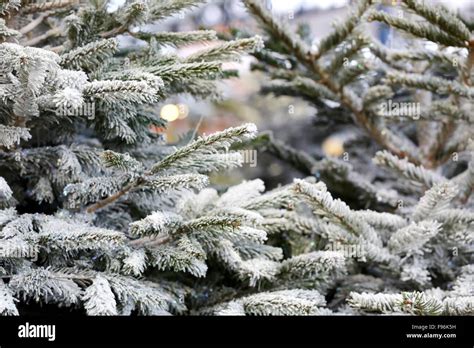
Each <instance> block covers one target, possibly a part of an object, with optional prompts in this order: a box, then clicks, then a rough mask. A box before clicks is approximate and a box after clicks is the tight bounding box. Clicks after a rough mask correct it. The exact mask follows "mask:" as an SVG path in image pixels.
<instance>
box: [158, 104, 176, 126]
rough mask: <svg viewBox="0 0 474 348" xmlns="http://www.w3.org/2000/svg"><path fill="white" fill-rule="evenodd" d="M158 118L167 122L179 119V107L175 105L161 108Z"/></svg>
mask: <svg viewBox="0 0 474 348" xmlns="http://www.w3.org/2000/svg"><path fill="white" fill-rule="evenodd" d="M160 116H161V118H162V119H164V120H166V121H168V122H173V121H175V120H177V119H178V117H179V107H178V106H177V105H175V104H167V105H164V106H163V107H162V108H161V112H160Z"/></svg>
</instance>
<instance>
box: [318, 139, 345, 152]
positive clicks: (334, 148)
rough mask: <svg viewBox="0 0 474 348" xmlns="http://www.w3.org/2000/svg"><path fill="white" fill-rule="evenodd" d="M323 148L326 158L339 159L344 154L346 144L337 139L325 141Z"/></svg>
mask: <svg viewBox="0 0 474 348" xmlns="http://www.w3.org/2000/svg"><path fill="white" fill-rule="evenodd" d="M322 148H323V152H324V153H325V154H326V156H331V157H339V156H341V155H342V154H343V153H344V143H343V142H342V140H341V139H338V138H335V137H329V138H327V139H326V140H324V142H323V145H322Z"/></svg>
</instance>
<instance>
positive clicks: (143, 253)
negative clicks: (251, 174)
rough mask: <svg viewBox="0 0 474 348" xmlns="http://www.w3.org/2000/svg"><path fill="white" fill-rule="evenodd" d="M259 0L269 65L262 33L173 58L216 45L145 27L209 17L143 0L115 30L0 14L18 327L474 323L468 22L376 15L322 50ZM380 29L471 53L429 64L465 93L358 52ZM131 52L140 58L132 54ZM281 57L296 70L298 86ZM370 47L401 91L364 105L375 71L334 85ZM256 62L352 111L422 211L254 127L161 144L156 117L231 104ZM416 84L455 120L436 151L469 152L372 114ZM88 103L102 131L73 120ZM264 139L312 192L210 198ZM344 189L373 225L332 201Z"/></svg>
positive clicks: (244, 188)
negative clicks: (375, 26)
mask: <svg viewBox="0 0 474 348" xmlns="http://www.w3.org/2000/svg"><path fill="white" fill-rule="evenodd" d="M244 2H245V3H246V5H247V6H248V8H249V10H250V12H251V13H252V14H254V15H255V16H256V17H258V18H259V19H260V21H261V22H262V24H263V25H264V28H265V29H266V35H268V38H269V39H270V40H267V41H268V42H267V45H266V47H265V48H264V47H263V42H262V38H260V37H259V36H248V37H245V38H240V39H238V40H232V41H229V42H220V43H219V44H217V46H213V47H212V48H207V49H204V50H201V51H199V52H197V53H194V54H192V55H190V56H187V57H180V56H177V55H169V54H164V53H163V51H162V50H161V49H160V48H161V47H163V46H181V45H185V44H189V43H193V42H201V41H210V40H216V39H217V34H216V33H215V32H214V31H210V30H198V31H192V32H179V33H168V32H158V33H152V32H145V31H143V30H142V29H141V28H143V27H144V26H143V25H144V24H150V23H153V22H156V21H161V20H163V19H165V18H167V17H168V16H171V15H174V14H176V13H180V12H181V11H184V10H186V9H187V8H192V7H194V6H198V5H200V4H201V3H204V1H199V0H173V1H151V2H141V1H132V2H126V3H125V4H124V5H122V6H120V7H119V8H118V9H116V10H115V11H113V12H112V13H109V12H108V10H107V7H108V6H107V5H108V2H107V1H103V0H100V1H91V2H86V3H80V4H78V3H76V2H74V1H58V2H48V3H46V4H47V5H46V4H43V3H42V4H40V3H35V2H29V3H28V4H23V3H20V2H18V1H13V0H1V1H0V252H1V254H0V276H1V280H0V313H1V314H2V315H19V314H23V311H26V313H27V311H28V305H29V304H31V303H33V302H36V303H41V304H48V305H52V306H58V307H65V308H67V309H69V310H76V311H79V312H81V313H85V314H88V315H132V314H140V315H163V314H170V313H171V314H193V315H329V314H364V313H397V314H399V313H404V314H416V315H438V314H446V315H459V314H461V315H472V314H473V310H474V293H473V286H472V284H473V274H474V272H473V269H472V249H473V228H472V226H473V225H472V224H473V219H474V214H473V212H472V203H471V201H470V200H469V199H470V194H471V191H472V185H473V182H474V180H473V177H474V175H473V173H474V171H473V168H474V164H473V158H472V156H470V155H472V150H473V148H472V144H471V145H469V146H467V145H466V144H468V142H467V141H465V140H466V134H465V132H464V131H463V130H464V129H463V127H462V126H459V125H458V124H457V122H458V121H459V120H462V121H463V122H466V121H469V120H470V118H469V114H468V113H466V110H468V109H467V108H466V104H468V103H470V102H471V101H470V99H469V96H471V95H472V87H471V82H470V81H471V72H470V70H471V69H470V68H471V66H472V54H471V53H472V52H471V51H472V40H471V39H470V35H471V32H470V31H469V29H468V24H465V23H464V22H463V21H462V20H461V19H459V18H458V17H457V16H456V15H455V14H449V15H447V16H443V18H442V19H440V17H439V16H436V15H435V14H436V12H433V11H436V9H432V8H431V7H428V6H427V5H426V6H425V5H421V4H420V3H418V2H415V1H403V6H404V10H406V11H407V12H409V13H413V14H415V15H417V16H420V17H421V18H424V22H423V23H419V24H416V25H415V24H412V23H411V22H408V21H406V20H402V19H400V18H392V17H390V16H388V15H386V14H384V13H379V12H377V10H375V7H374V6H373V4H372V3H371V1H361V2H360V4H359V5H358V6H357V8H355V9H354V12H353V13H351V14H350V15H349V17H348V18H347V20H346V21H345V22H343V23H341V24H340V25H339V26H337V27H336V28H335V30H334V32H333V33H331V34H330V35H329V36H328V37H326V38H324V39H323V40H321V42H320V43H319V46H318V47H317V49H313V50H311V49H310V48H309V47H307V44H306V42H305V41H304V40H303V39H302V38H300V37H298V36H297V35H296V34H294V33H293V32H292V30H291V29H290V28H288V27H287V26H286V25H285V24H282V23H280V22H279V21H278V20H277V19H276V18H275V17H274V16H273V15H272V14H270V13H268V11H266V10H265V9H264V8H263V7H262V6H260V5H259V2H257V1H253V0H245V1H244ZM24 19H28V21H25V20H24ZM364 21H382V22H385V23H387V24H389V25H391V26H393V27H395V28H398V29H400V30H405V31H407V32H408V33H410V34H411V35H414V36H415V37H420V36H421V37H422V38H425V39H428V40H432V41H434V42H437V43H439V44H442V45H445V46H446V45H447V46H452V47H455V48H456V49H457V50H459V51H456V50H455V51H453V52H451V53H449V54H447V53H446V52H444V51H442V52H438V53H432V55H431V56H430V57H431V58H432V61H433V62H438V63H440V64H444V63H446V62H447V61H450V59H451V55H458V54H459V58H460V59H459V62H462V64H459V66H456V69H454V70H455V71H456V72H457V73H458V75H457V76H458V79H457V80H456V81H447V80H446V79H444V78H435V77H433V76H431V75H430V74H425V75H422V76H420V74H419V73H418V72H415V71H412V61H416V60H418V59H420V57H426V56H427V54H428V53H427V52H426V51H424V50H420V51H411V52H391V51H386V49H385V48H382V47H380V46H379V45H376V44H375V43H373V42H372V41H370V39H369V38H365V37H362V36H359V34H358V33H359V31H358V28H359V25H361V24H362V23H363V22H364ZM46 22H47V24H48V25H44V24H45V23H46ZM25 23H28V24H26V25H25ZM470 27H472V26H470ZM122 35H124V36H130V37H133V38H136V39H138V40H141V41H142V45H139V46H138V47H135V48H134V49H131V50H123V49H122V48H121V47H120V45H119V39H118V38H119V36H122ZM272 38H276V39H277V40H273V42H274V43H279V45H281V46H279V47H276V46H272V44H271V42H270V41H271V39H272ZM470 40H471V41H470ZM277 46H278V45H277ZM273 49H275V50H278V49H280V50H282V52H280V54H284V55H287V56H288V55H292V56H294V59H291V61H292V62H294V63H295V65H294V66H293V67H292V68H291V69H286V71H285V74H283V71H282V69H281V68H282V66H281V64H280V63H281V62H280V61H279V59H274V58H275V57H276V58H278V57H281V56H279V55H277V54H275V52H273ZM364 49H369V50H371V51H372V52H373V54H374V55H376V56H377V57H378V58H379V59H380V61H377V62H378V64H380V66H379V67H378V69H381V70H382V71H385V70H386V71H387V74H384V78H383V79H381V80H380V81H372V82H374V85H373V86H370V88H369V89H367V91H366V92H365V93H364V94H363V95H362V94H359V93H357V90H356V89H353V88H355V87H356V84H357V83H358V82H360V80H361V79H362V78H363V76H364V74H365V73H366V72H367V71H366V69H365V67H364V66H360V67H358V68H357V69H353V70H350V71H343V72H341V73H339V74H336V73H335V71H336V70H338V68H339V67H340V65H341V64H342V63H341V62H343V61H344V60H343V59H342V58H344V57H345V56H349V57H357V56H358V55H359V53H360V51H361V50H364ZM465 51H468V52H469V54H468V55H467V56H466V55H463V53H461V52H465ZM244 53H252V54H254V55H255V56H256V57H257V58H259V59H261V60H262V61H263V63H265V64H268V65H269V69H268V72H269V73H270V75H271V76H272V77H276V76H280V77H282V76H283V77H284V78H283V81H282V79H276V78H274V79H273V80H272V81H270V83H269V85H268V86H266V87H265V88H264V91H266V92H272V93H275V94H288V93H289V94H290V95H298V96H302V97H304V98H306V99H310V100H313V101H315V103H317V104H318V105H319V107H320V108H321V109H324V111H325V112H327V113H330V112H331V110H329V109H328V107H327V104H325V103H324V101H325V100H333V101H335V102H338V103H341V104H343V105H342V106H343V109H344V112H347V113H348V114H349V115H350V117H351V118H353V122H354V123H355V124H357V125H359V126H361V127H362V129H364V130H365V131H366V132H367V134H368V135H369V136H370V137H371V139H373V140H375V141H376V142H377V143H378V144H379V145H380V146H381V147H382V148H383V149H385V150H381V151H380V152H378V153H377V154H376V155H375V158H374V165H378V166H380V167H381V169H380V170H381V171H383V170H386V171H393V172H394V173H397V175H398V176H399V177H400V179H403V180H404V181H403V182H404V184H403V185H404V186H401V187H402V188H403V190H402V193H406V192H409V194H408V195H406V196H404V199H405V201H406V202H407V204H406V205H404V206H403V207H400V209H398V208H397V202H398V201H399V199H400V196H399V195H401V194H402V193H399V192H397V190H396V189H395V188H397V186H393V187H390V188H391V189H390V190H384V189H382V187H381V186H377V185H375V184H373V183H371V182H369V181H368V180H367V179H366V178H365V177H364V176H363V175H361V174H360V173H357V172H356V171H355V170H354V169H353V168H352V167H351V166H350V165H349V164H347V163H341V161H338V160H335V159H331V158H326V159H323V160H316V159H314V158H312V157H311V156H310V155H308V154H305V153H302V152H301V151H298V150H296V149H293V148H291V147H289V146H287V145H285V144H282V143H281V142H278V140H276V139H273V137H271V136H269V135H268V134H258V132H257V128H256V126H255V125H253V124H244V125H241V126H237V127H233V128H229V129H226V130H224V131H221V132H217V133H214V134H209V135H203V136H201V137H197V138H195V139H194V138H193V139H191V140H190V141H189V142H188V143H187V144H179V145H177V146H172V145H170V144H166V142H165V141H164V139H162V138H161V137H160V136H159V135H157V134H155V133H153V132H151V131H150V126H151V125H159V126H166V125H165V122H164V121H163V120H162V119H160V117H159V116H158V115H157V113H156V111H155V110H154V108H155V107H157V106H158V105H160V103H161V102H163V101H164V100H165V99H166V98H168V97H170V96H173V95H175V94H181V93H187V94H191V95H192V96H194V97H195V98H197V99H199V98H206V97H213V98H218V97H219V91H218V89H217V87H216V82H217V81H219V80H222V79H224V78H226V77H228V76H233V75H234V72H232V71H228V70H225V68H224V66H225V65H224V64H223V63H225V62H227V61H232V60H234V59H236V58H238V57H239V55H241V54H244ZM423 59H424V58H423ZM443 62H444V63H443ZM402 63H403V64H402ZM341 71H342V70H341ZM308 72H309V73H308ZM400 86H403V87H404V88H407V89H411V88H418V89H422V90H425V91H427V92H429V93H433V98H434V99H433V103H432V109H433V110H432V111H433V112H432V113H431V112H430V114H432V115H434V116H433V117H437V118H439V119H442V120H444V123H441V124H440V126H439V127H434V128H433V130H432V131H433V132H435V133H436V134H438V135H439V137H433V138H432V139H447V137H446V135H447V134H452V135H453V137H452V138H453V139H454V140H451V141H447V142H446V141H441V142H438V143H435V144H430V145H429V146H428V145H426V146H425V147H423V148H420V147H419V146H416V145H415V144H414V143H413V142H412V141H411V140H410V139H409V137H408V136H407V134H405V133H403V132H402V131H398V128H397V129H395V127H391V125H390V124H389V123H388V122H386V120H384V119H383V117H381V116H380V115H377V114H376V113H374V109H373V108H372V107H373V103H374V102H376V101H380V99H381V98H384V97H386V96H387V95H392V93H396V92H397V88H401V87H400ZM321 103H322V104H321ZM91 105H93V106H94V108H93V113H92V114H90V113H89V114H88V113H83V114H77V115H70V114H68V113H67V112H66V113H63V112H58V110H71V109H80V110H90V109H88V107H89V106H91ZM325 105H326V106H325ZM430 110H431V109H430ZM468 126H471V125H470V124H468ZM262 139H263V140H265V141H264V142H263V143H264V144H265V148H266V149H267V150H269V151H270V152H272V153H274V154H276V155H277V156H278V157H280V158H282V159H284V160H286V161H288V162H289V163H291V164H293V165H295V166H297V167H299V168H302V169H303V172H306V174H307V175H309V176H308V177H307V178H304V179H295V180H294V181H293V182H291V183H289V184H286V185H282V186H280V187H278V188H276V189H273V190H269V191H266V190H265V186H264V183H263V181H262V180H260V179H255V180H250V181H244V182H242V183H240V184H238V185H236V186H233V187H229V188H227V189H226V190H217V189H215V188H213V187H212V186H211V185H210V184H209V177H208V175H209V174H210V173H213V172H216V171H225V170H229V169H232V168H235V167H239V166H241V165H242V161H243V159H242V157H241V155H240V153H239V152H238V151H236V149H237V148H238V147H239V146H252V145H254V144H256V143H259V141H261V140H262ZM425 140H426V139H425ZM260 144H262V142H260ZM425 144H426V143H425ZM465 145H466V146H465ZM470 146H471V147H470ZM452 149H456V150H457V151H459V152H462V153H463V156H464V157H463V161H464V162H463V163H465V166H464V170H462V171H461V172H459V173H458V174H457V175H455V176H452V175H451V176H446V175H444V172H443V171H442V170H440V169H439V168H441V167H442V166H443V163H445V161H446V156H447V157H448V158H449V154H450V151H451V150H452ZM468 155H469V156H468ZM315 170H317V171H318V172H319V173H321V174H322V175H320V176H319V177H320V178H321V179H322V180H316V178H315V175H313V174H314V171H315ZM339 185H344V187H346V188H347V187H350V188H351V189H350V192H351V193H356V194H357V195H359V198H360V197H362V198H363V199H364V200H366V202H368V204H367V206H370V207H371V208H372V209H355V208H353V207H352V206H351V205H350V204H349V203H345V202H344V200H342V199H340V198H335V197H336V196H337V197H339V195H336V194H334V192H335V190H336V191H337V187H338V186H339ZM398 187H400V186H398ZM392 188H393V189H392ZM362 198H361V199H362ZM380 206H383V207H384V209H379V208H380ZM387 206H388V207H390V209H387ZM454 251H455V253H454ZM361 279H362V280H363V281H361Z"/></svg>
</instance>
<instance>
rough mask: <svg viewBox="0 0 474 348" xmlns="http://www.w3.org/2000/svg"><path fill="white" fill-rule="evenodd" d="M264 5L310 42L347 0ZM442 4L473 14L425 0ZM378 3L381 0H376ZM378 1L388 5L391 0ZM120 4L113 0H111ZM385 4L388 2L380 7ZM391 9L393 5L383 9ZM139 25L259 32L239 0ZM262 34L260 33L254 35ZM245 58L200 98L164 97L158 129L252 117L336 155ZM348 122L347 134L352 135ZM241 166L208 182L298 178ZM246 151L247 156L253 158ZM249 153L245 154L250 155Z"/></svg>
mask: <svg viewBox="0 0 474 348" xmlns="http://www.w3.org/2000/svg"><path fill="white" fill-rule="evenodd" d="M262 1H265V3H266V6H267V8H269V9H271V10H272V11H273V12H274V13H275V14H277V15H278V16H279V17H281V18H282V19H283V20H285V21H286V22H287V23H288V24H289V25H290V26H291V27H293V28H294V29H295V30H306V31H308V32H309V33H310V35H309V36H310V37H311V38H312V39H313V40H314V43H317V42H318V40H319V39H320V38H322V37H324V36H325V35H327V34H328V33H329V32H330V31H331V28H332V24H333V23H334V22H337V21H340V20H343V19H344V18H345V16H346V14H347V12H348V11H349V9H350V5H353V3H354V0H353V1H350V0H289V1H285V0H273V1H271V0H262ZM426 1H430V2H432V3H440V4H443V5H445V6H447V7H449V8H451V9H453V10H454V11H459V12H460V13H462V15H463V17H466V18H468V19H469V18H473V16H474V1H473V0H455V1H454V0H426ZM381 3H382V4H381V5H380V6H383V4H384V1H381ZM385 3H389V4H392V5H393V4H396V3H397V0H386V1H385ZM116 4H117V5H119V4H120V1H118V2H117V3H116ZM386 8H387V10H388V9H389V7H386ZM391 11H393V7H391ZM142 29H145V30H147V31H151V32H153V31H163V30H167V31H185V30H196V29H213V30H215V31H217V32H218V33H219V34H220V35H221V36H222V37H231V36H232V35H231V33H232V34H233V33H235V32H236V31H239V30H242V31H245V32H247V33H252V34H253V33H261V29H260V27H259V25H258V23H256V21H255V20H254V19H253V18H251V17H250V15H249V14H248V13H247V11H246V9H245V7H244V6H243V4H242V3H241V2H240V1H239V0H211V1H209V2H208V4H207V5H203V6H200V7H199V8H197V9H195V10H193V11H190V12H189V13H185V14H181V15H178V16H175V17H173V18H170V19H169V20H167V21H165V22H160V23H159V24H157V25H153V26H150V27H146V28H142ZM365 30H368V31H369V32H370V34H371V35H373V36H374V37H376V38H377V39H378V40H379V41H380V42H381V43H382V44H384V45H387V46H389V47H400V46H403V38H401V37H398V36H397V35H398V34H397V33H394V32H393V31H392V30H391V29H389V28H388V27H385V26H384V25H382V24H376V23H374V24H371V25H369V27H368V28H367V29H365ZM262 35H263V33H262ZM139 44H140V42H139V41H138V40H134V39H130V38H127V39H124V41H123V42H122V43H121V45H123V46H127V45H139ZM213 44H216V43H209V42H205V43H200V44H195V45H190V46H186V47H180V48H174V47H166V48H165V51H166V50H168V51H169V53H172V54H178V55H183V56H186V55H188V54H191V53H193V52H195V51H197V50H200V49H203V48H205V47H209V46H211V45H213ZM253 62H256V60H255V59H254V58H253V57H250V56H246V57H241V59H240V61H238V62H235V63H232V64H229V66H226V68H227V69H235V70H238V71H239V76H240V77H239V78H231V79H229V80H227V81H225V82H223V83H222V84H221V85H220V90H221V92H222V93H221V95H220V96H219V97H216V96H212V97H210V98H208V99H205V100H194V99H192V98H190V97H188V96H186V95H181V96H179V97H175V98H173V99H169V100H166V101H165V102H164V103H163V104H162V105H161V106H160V110H157V112H159V113H160V114H161V116H162V118H164V119H166V120H167V121H168V127H167V129H166V130H164V129H159V128H157V129H156V131H157V132H165V134H166V138H167V140H168V141H169V142H177V141H179V139H180V138H181V137H183V136H184V135H186V134H189V133H190V132H191V133H196V134H209V133H212V132H215V131H219V130H222V129H224V128H227V127H231V126H235V125H240V124H242V123H245V122H253V123H256V124H257V126H258V128H259V130H260V131H264V130H271V131H272V132H273V133H274V135H275V138H277V139H279V140H281V141H283V142H285V143H286V144H288V145H291V146H293V147H295V148H297V149H301V150H304V151H306V152H308V153H310V154H311V155H313V156H315V158H322V157H324V156H327V155H332V156H336V157H337V156H340V155H341V154H342V153H343V152H344V148H343V146H342V145H341V144H338V143H337V142H336V143H334V142H331V141H332V140H333V139H334V137H333V134H334V133H331V132H333V131H334V129H331V132H329V130H328V128H327V127H325V124H324V122H321V120H320V119H318V116H317V110H316V109H315V108H314V107H313V106H311V105H310V104H308V103H307V102H305V101H303V100H302V99H298V98H290V97H275V96H273V95H271V94H270V95H263V94H261V93H259V91H260V88H261V86H262V84H263V83H264V82H265V79H266V78H265V76H264V75H263V74H262V73H261V72H259V71H254V70H253V69H252V63H253ZM357 132H358V130H357V128H354V134H356V135H357V134H358V133H357ZM248 156H249V158H248V159H247V160H246V161H245V162H246V163H245V164H244V167H243V168H242V169H238V170H235V171H233V172H232V173H230V174H231V175H228V174H229V173H227V174H221V175H219V176H215V177H214V178H213V181H214V184H217V185H219V184H222V185H229V184H234V183H237V182H240V181H242V180H243V179H244V178H245V179H253V178H256V177H260V178H262V179H263V180H264V181H265V182H266V185H267V187H268V188H272V187H275V186H276V185H278V184H280V183H282V184H284V183H287V182H289V181H290V180H292V178H294V177H302V176H304V175H303V174H302V173H298V172H297V171H296V170H295V169H293V168H292V167H290V166H288V165H286V164H285V163H282V162H281V161H279V160H277V159H275V158H274V157H272V156H271V155H268V154H266V153H260V152H259V153H258V154H250V153H249V154H248ZM254 156H256V157H255V159H254V158H253V157H254ZM250 158H252V159H250Z"/></svg>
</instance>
